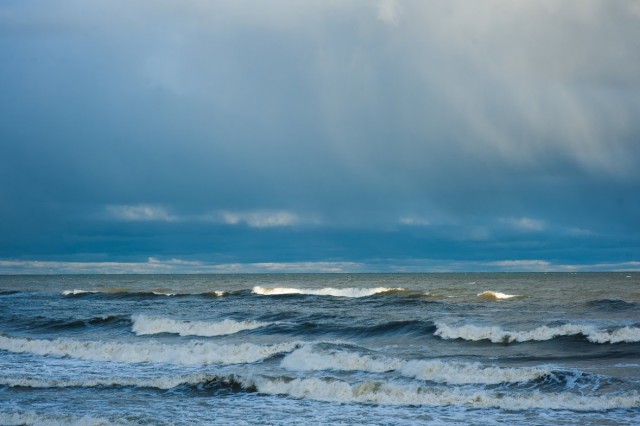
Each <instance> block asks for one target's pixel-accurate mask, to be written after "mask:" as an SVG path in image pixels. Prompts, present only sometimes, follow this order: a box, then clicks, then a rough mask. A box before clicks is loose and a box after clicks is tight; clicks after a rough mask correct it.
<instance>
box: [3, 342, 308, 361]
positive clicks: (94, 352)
mask: <svg viewBox="0 0 640 426" xmlns="http://www.w3.org/2000/svg"><path fill="white" fill-rule="evenodd" d="M298 345H299V344H298V343H295V342H291V343H280V344H274V345H255V344H252V343H242V344H238V345H220V344H215V343H212V342H201V341H191V342H188V343H184V344H181V345H169V344H163V343H159V342H154V341H150V342H144V343H118V342H104V341H81V340H71V339H63V338H59V339H55V340H44V339H25V338H20V337H8V336H0V350H5V351H9V352H16V353H30V354H35V355H42V356H61V357H71V358H78V359H83V360H90V361H115V362H124V363H137V362H151V363H167V364H177V365H206V364H225V365H226V364H241V363H251V362H256V361H260V360H262V359H264V358H267V357H269V356H272V355H275V354H278V353H284V352H290V351H292V350H294V349H295V348H296V347H297V346H298Z"/></svg>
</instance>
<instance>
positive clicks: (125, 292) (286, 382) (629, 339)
mask: <svg viewBox="0 0 640 426" xmlns="http://www.w3.org/2000/svg"><path fill="white" fill-rule="evenodd" d="M70 423H71V424H105V425H109V424H117V425H119V424H152V425H156V424H159V425H174V424H184V425H191V424H234V425H235V424H274V425H280V424H291V425H294V424H295V425H297V424H346V425H348V424H381V425H382V424H386V425H391V424H394V425H395V424H427V423H428V424H435V425H438V424H465V425H466V424H477V425H487V424H509V425H511V424H519V425H549V424H554V425H562V424H583V425H625V424H626V425H632V424H640V274H638V273H598V274H586V273H585V274H383V275H377V274H359V275H342V274H326V275H323V274H319V275H296V274H294V275H224V276H223V275H184V276H165V275H155V276H150V275H140V276H122V275H92V276H29V277H27V276H1V277H0V424H15V425H21V424H47V425H48V424H70Z"/></svg>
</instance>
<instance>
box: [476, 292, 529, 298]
mask: <svg viewBox="0 0 640 426" xmlns="http://www.w3.org/2000/svg"><path fill="white" fill-rule="evenodd" d="M478 297H479V298H480V299H484V300H508V299H513V298H518V297H522V296H520V295H518V294H505V293H500V292H499V291H483V292H482V293H478Z"/></svg>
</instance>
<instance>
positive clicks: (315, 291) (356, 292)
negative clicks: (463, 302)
mask: <svg viewBox="0 0 640 426" xmlns="http://www.w3.org/2000/svg"><path fill="white" fill-rule="evenodd" d="M403 290H404V289H402V288H388V287H375V288H333V287H325V288H289V287H273V288H267V287H260V286H256V287H253V289H252V290H251V291H252V292H253V293H255V294H260V295H263V296H280V295H285V294H307V295H313V296H334V297H368V296H373V295H374V294H380V293H388V292H394V291H403Z"/></svg>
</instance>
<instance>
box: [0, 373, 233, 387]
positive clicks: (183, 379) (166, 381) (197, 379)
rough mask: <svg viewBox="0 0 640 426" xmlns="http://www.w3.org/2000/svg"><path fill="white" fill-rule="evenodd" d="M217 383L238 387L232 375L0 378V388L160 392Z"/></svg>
mask: <svg viewBox="0 0 640 426" xmlns="http://www.w3.org/2000/svg"><path fill="white" fill-rule="evenodd" d="M212 383H217V384H220V385H225V386H228V387H238V386H240V384H239V382H237V381H236V380H235V377H234V376H233V375H229V376H218V375H212V374H206V373H205V374H190V375H175V376H160V377H92V378H83V379H69V378H61V379H52V378H38V377H0V386H6V387H29V388H76V387H77V388H94V387H139V388H154V389H160V390H168V389H173V388H175V387H178V386H185V385H186V386H198V385H204V384H212Z"/></svg>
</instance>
